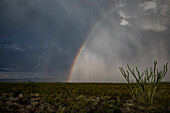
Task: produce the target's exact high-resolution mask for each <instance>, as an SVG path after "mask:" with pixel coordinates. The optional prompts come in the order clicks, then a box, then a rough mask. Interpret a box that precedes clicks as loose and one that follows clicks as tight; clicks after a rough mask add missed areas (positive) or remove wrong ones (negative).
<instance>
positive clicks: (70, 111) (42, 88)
mask: <svg viewBox="0 0 170 113" xmlns="http://www.w3.org/2000/svg"><path fill="white" fill-rule="evenodd" d="M127 85H128V86H131V85H129V84H126V83H122V84H116V83H33V82H30V83H0V113H7V112H12V113H21V112H22V113H23V112H24V113H31V112H37V113H39V112H45V113H46V112H47V113H63V112H64V113H76V112H80V113H121V112H123V113H124V112H125V113H136V112H139V113H145V112H150V113H154V112H158V113H163V112H169V111H170V102H169V100H170V95H169V94H170V83H160V85H159V89H158V90H157V96H156V97H155V106H156V107H155V106H153V107H152V108H150V109H148V108H146V107H145V106H144V105H142V104H136V103H135V102H134V101H133V99H132V98H131V96H130V94H129V93H128V91H127V90H126V88H127ZM134 85H137V84H134Z"/></svg>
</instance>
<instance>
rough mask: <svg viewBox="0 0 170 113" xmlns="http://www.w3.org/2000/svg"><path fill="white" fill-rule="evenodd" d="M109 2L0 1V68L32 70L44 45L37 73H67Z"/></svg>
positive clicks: (88, 0)
mask: <svg viewBox="0 0 170 113" xmlns="http://www.w3.org/2000/svg"><path fill="white" fill-rule="evenodd" d="M111 3H113V1H112V0H110V1H108V2H104V1H102V0H100V1H91V0H86V1H84V0H81V1H79V0H71V1H68V0H50V1H46V0H36V1H35V0H29V1H27V0H24V1H23V0H13V1H10V0H1V1H0V13H1V15H0V68H2V69H11V68H12V69H13V70H14V71H23V72H26V71H33V69H34V67H35V66H36V65H37V64H38V58H39V55H40V54H41V53H42V51H44V49H43V47H44V46H45V47H46V48H45V54H44V56H43V57H42V61H41V65H40V67H39V68H38V70H37V71H42V72H43V71H46V72H56V73H62V72H63V73H69V71H70V68H71V66H72V63H73V61H74V58H75V56H76V54H77V52H78V50H79V48H80V47H81V45H82V44H83V43H84V41H85V39H86V36H87V34H88V32H89V31H90V29H91V27H92V26H93V24H94V23H95V22H96V20H98V19H99V18H100V17H101V15H102V13H103V12H105V11H107V9H108V8H109V7H110V4H111ZM108 6H109V7H108ZM3 71H4V70H3ZM54 75H55V74H52V75H51V76H54ZM64 75H66V74H64ZM49 76H50V75H49ZM57 76H59V75H57Z"/></svg>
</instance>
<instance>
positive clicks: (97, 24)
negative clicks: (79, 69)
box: [67, 3, 122, 82]
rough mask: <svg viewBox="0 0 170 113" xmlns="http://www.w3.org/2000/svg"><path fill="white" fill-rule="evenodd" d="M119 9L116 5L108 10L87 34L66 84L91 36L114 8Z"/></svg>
mask: <svg viewBox="0 0 170 113" xmlns="http://www.w3.org/2000/svg"><path fill="white" fill-rule="evenodd" d="M121 6H122V5H121ZM119 7H120V6H118V4H117V3H116V4H115V6H112V7H111V8H110V10H109V11H108V13H107V14H105V15H104V16H103V17H102V18H101V19H100V20H98V21H97V22H96V23H95V24H94V26H93V27H92V28H91V30H90V32H89V33H88V35H87V37H86V38H85V39H86V40H85V42H84V43H83V44H82V46H81V48H80V49H79V51H78V53H77V55H76V57H75V59H74V62H73V65H72V67H71V70H70V73H69V77H68V80H67V82H71V79H72V76H73V74H74V72H75V70H76V66H77V65H78V62H79V60H80V58H81V56H82V54H83V53H84V51H85V48H86V46H87V44H88V43H89V41H90V39H91V38H92V37H93V35H94V34H95V33H96V31H98V29H99V28H100V27H101V26H102V25H103V24H104V23H105V22H106V21H107V20H108V19H109V18H110V17H111V15H112V14H113V13H114V11H115V8H119Z"/></svg>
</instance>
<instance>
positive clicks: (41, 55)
mask: <svg viewBox="0 0 170 113" xmlns="http://www.w3.org/2000/svg"><path fill="white" fill-rule="evenodd" d="M45 52H46V39H44V42H43V51H42V52H41V53H40V55H39V58H38V64H37V65H36V66H35V68H34V70H33V72H34V74H33V77H32V81H34V80H35V77H36V76H37V69H38V68H39V67H40V65H41V59H42V57H43V55H44V54H45Z"/></svg>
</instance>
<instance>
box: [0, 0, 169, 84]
mask: <svg viewBox="0 0 170 113" xmlns="http://www.w3.org/2000/svg"><path fill="white" fill-rule="evenodd" d="M169 42H170V1H169V0H142V1H141V0H107V1H106V0H50V1H47V0H12V1H11V0H1V1H0V79H5V78H8V79H20V78H32V80H34V79H35V78H46V79H49V80H51V81H55V80H56V81H64V82H125V79H124V78H123V76H122V75H121V73H120V71H119V69H118V67H121V66H122V67H124V68H126V64H129V65H130V66H131V67H135V66H138V67H139V69H140V70H141V71H142V70H144V69H145V68H146V67H149V66H153V61H154V60H157V61H158V67H159V69H160V70H161V69H162V65H163V64H165V63H167V62H169V61H170V45H169ZM168 69H169V67H168ZM164 81H170V75H169V72H168V73H167V75H166V77H165V78H164Z"/></svg>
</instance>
